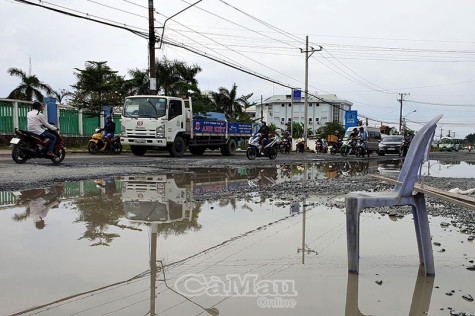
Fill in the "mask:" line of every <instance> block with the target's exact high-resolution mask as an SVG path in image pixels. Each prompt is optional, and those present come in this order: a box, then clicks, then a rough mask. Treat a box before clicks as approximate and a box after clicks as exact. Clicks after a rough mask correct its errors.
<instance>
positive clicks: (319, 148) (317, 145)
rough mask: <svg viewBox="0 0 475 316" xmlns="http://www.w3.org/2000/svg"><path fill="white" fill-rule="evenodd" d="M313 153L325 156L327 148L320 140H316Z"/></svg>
mask: <svg viewBox="0 0 475 316" xmlns="http://www.w3.org/2000/svg"><path fill="white" fill-rule="evenodd" d="M315 152H316V153H317V154H318V153H324V154H326V153H327V152H328V146H325V145H324V144H323V142H322V141H321V140H317V141H316V142H315Z"/></svg>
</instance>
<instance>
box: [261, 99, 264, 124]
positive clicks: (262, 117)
mask: <svg viewBox="0 0 475 316" xmlns="http://www.w3.org/2000/svg"><path fill="white" fill-rule="evenodd" d="M263 120H264V104H263V103H262V94H261V121H263Z"/></svg>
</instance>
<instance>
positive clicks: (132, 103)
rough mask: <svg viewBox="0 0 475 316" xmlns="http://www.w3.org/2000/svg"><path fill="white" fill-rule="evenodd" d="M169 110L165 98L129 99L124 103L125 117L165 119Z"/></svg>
mask: <svg viewBox="0 0 475 316" xmlns="http://www.w3.org/2000/svg"><path fill="white" fill-rule="evenodd" d="M166 108H167V99H165V98H151V97H146V98H145V97H144V98H128V99H125V103H124V112H123V114H124V116H125V117H154V118H158V117H163V116H165V111H166Z"/></svg>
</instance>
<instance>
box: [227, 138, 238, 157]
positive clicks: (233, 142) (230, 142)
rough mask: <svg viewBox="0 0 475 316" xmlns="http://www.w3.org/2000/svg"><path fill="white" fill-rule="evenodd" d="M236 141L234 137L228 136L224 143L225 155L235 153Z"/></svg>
mask: <svg viewBox="0 0 475 316" xmlns="http://www.w3.org/2000/svg"><path fill="white" fill-rule="evenodd" d="M236 148H237V143H236V140H235V139H234V138H230V139H229V140H228V142H227V143H226V149H225V154H226V156H234V155H235V154H236Z"/></svg>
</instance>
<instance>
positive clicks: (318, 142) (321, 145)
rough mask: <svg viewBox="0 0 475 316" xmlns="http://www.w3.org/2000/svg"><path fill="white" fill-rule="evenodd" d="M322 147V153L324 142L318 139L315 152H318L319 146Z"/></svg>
mask: <svg viewBox="0 0 475 316" xmlns="http://www.w3.org/2000/svg"><path fill="white" fill-rule="evenodd" d="M319 145H320V151H322V152H323V141H322V138H321V137H318V138H317V141H316V142H315V151H318V146H319Z"/></svg>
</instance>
